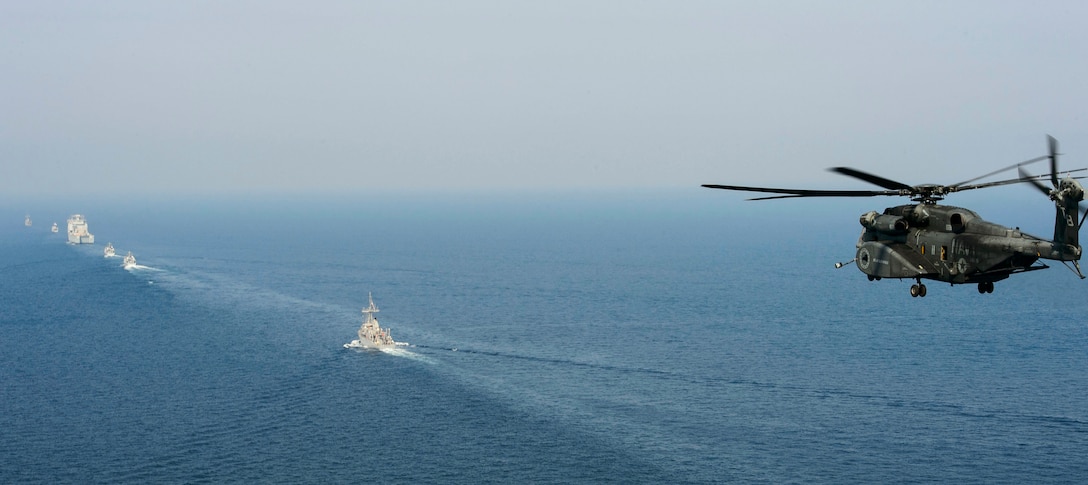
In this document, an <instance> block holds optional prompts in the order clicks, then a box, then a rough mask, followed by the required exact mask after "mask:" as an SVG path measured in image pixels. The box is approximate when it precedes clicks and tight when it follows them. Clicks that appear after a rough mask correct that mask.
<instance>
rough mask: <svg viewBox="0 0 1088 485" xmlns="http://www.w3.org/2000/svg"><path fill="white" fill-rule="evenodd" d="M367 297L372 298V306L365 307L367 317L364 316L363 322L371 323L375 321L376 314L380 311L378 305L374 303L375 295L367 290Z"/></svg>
mask: <svg viewBox="0 0 1088 485" xmlns="http://www.w3.org/2000/svg"><path fill="white" fill-rule="evenodd" d="M366 296H367V299H369V300H370V306H368V307H366V308H364V309H363V314H364V315H366V317H364V318H363V323H370V322H373V321H374V314H375V313H378V306H377V305H375V304H374V296H373V295H371V294H370V292H367V294H366Z"/></svg>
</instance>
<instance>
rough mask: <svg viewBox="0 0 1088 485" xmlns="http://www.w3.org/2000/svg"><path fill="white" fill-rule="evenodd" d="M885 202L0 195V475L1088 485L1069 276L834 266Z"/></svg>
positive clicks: (1086, 350) (1077, 323)
mask: <svg viewBox="0 0 1088 485" xmlns="http://www.w3.org/2000/svg"><path fill="white" fill-rule="evenodd" d="M894 203H895V202H893V204H894ZM886 205H889V204H888V203H887V201H885V200H881V201H873V200H864V201H857V200H853V201H834V202H832V201H815V202H808V201H804V203H801V202H797V201H772V202H766V203H756V202H744V201H742V200H740V198H738V197H732V196H727V195H725V194H724V193H722V192H716V191H709V190H703V189H699V188H693V189H691V190H689V191H683V190H674V191H661V192H655V191H651V190H644V191H626V192H625V191H619V190H613V191H610V192H606V193H601V194H593V193H579V192H555V193H544V192H541V193H532V194H516V193H495V194H484V195H479V194H477V195H467V194H454V193H451V194H423V193H388V194H377V195H375V194H366V195H345V194H340V195H335V194H334V195H312V196H305V195H297V194H296V195H289V196H279V197H273V196H249V197H195V196H194V197H188V198H185V197H167V196H163V197H149V196H145V197H142V198H141V197H136V196H133V197H129V198H125V197H111V198H94V197H87V198H73V199H71V200H44V199H42V200H18V199H14V198H10V197H9V198H7V199H4V200H2V201H0V435H2V439H0V482H2V483H141V484H142V483H230V482H245V483H369V482H384V483H443V484H446V483H466V484H469V483H471V484H478V483H625V484H626V483H729V482H742V483H918V482H945V483H1040V482H1056V483H1063V482H1064V483H1083V482H1085V481H1088V400H1086V398H1088V281H1082V280H1080V279H1079V278H1077V277H1076V275H1074V274H1073V273H1072V272H1071V271H1068V270H1067V269H1065V268H1064V267H1062V266H1061V265H1060V264H1053V265H1052V268H1050V269H1048V270H1045V271H1037V272H1032V273H1027V274H1023V275H1018V276H1015V277H1013V278H1011V279H1009V280H1006V281H1002V282H998V283H997V285H996V289H995V291H994V293H993V294H988V295H980V294H978V292H977V290H976V289H975V287H974V286H949V285H946V284H941V283H937V282H929V283H928V286H929V291H928V296H926V297H925V298H911V297H910V295H909V292H908V289H909V286H910V284H911V282H910V281H898V280H891V281H889V280H884V281H880V282H869V281H867V279H866V278H865V276H864V275H863V274H862V273H860V272H858V271H857V268H856V267H854V266H847V267H845V268H842V269H835V268H834V263H835V262H839V261H848V260H849V259H851V258H852V257H853V255H854V244H855V242H856V240H857V236H858V234H859V233H860V230H861V227H860V226H859V225H858V223H857V218H858V216H859V215H860V214H862V213H863V212H865V211H868V210H871V209H876V210H881V209H883V208H884V207H885V206H886ZM995 207H996V208H997V209H996V212H997V214H993V216H991V215H990V214H988V213H982V212H981V211H980V213H981V214H982V215H983V216H984V217H987V219H989V220H993V221H994V222H999V223H1005V224H1010V225H1012V224H1011V223H1012V222H1015V221H1010V220H1009V219H1014V220H1016V219H1017V218H1023V217H1025V216H1024V214H1020V213H1017V214H1013V215H1012V216H1010V215H1009V214H1002V213H1001V211H1000V205H995ZM1038 209H1039V210H1038V211H1035V212H1026V214H1034V216H1031V217H1033V220H1032V221H1031V223H1032V225H1034V226H1035V227H1041V228H1043V229H1042V230H1041V231H1039V232H1041V233H1042V234H1044V235H1046V234H1048V233H1047V232H1046V230H1047V229H1046V228H1047V227H1048V224H1050V221H1052V220H1053V215H1052V209H1050V208H1049V207H1048V205H1047V202H1046V201H1045V200H1044V201H1042V203H1041V204H1040V205H1039V206H1038ZM990 212H991V213H992V212H995V208H993V207H992V208H990ZM74 213H81V214H83V215H84V216H85V217H86V219H87V222H88V224H89V229H90V232H92V233H93V234H94V235H95V238H96V243H95V244H94V245H80V246H73V245H68V244H66V243H65V240H64V232H65V230H64V228H65V219H66V218H67V217H68V216H69V215H70V214H74ZM26 214H30V215H31V217H33V218H34V221H35V223H34V226H33V227H31V228H26V227H23V216H24V215H26ZM995 216H1000V217H995ZM54 221H55V222H57V223H58V224H59V225H60V226H61V232H60V233H59V234H52V233H50V232H49V226H50V225H51V224H52V222H54ZM107 242H112V243H113V245H114V246H115V247H116V248H117V254H118V256H122V255H124V254H125V253H126V252H128V251H132V253H133V254H134V255H135V256H136V258H137V261H138V263H139V265H140V266H138V267H137V268H134V269H129V270H126V269H123V268H122V267H121V259H120V257H116V258H105V257H103V253H102V249H103V247H104V246H105V244H106V243H107ZM368 293H372V294H373V297H374V301H375V302H376V303H377V305H378V306H379V308H381V312H380V313H378V314H377V317H378V319H379V320H380V322H381V324H382V326H383V327H389V328H391V330H392V336H393V338H395V339H397V340H399V341H406V342H409V343H410V344H411V345H410V346H408V347H402V348H398V349H397V350H394V351H389V352H381V351H360V350H354V349H345V348H344V347H343V344H345V343H347V342H349V341H351V340H352V339H354V338H356V336H355V332H356V330H357V329H358V327H359V324H360V323H361V317H362V315H361V313H360V310H361V309H362V308H363V307H364V306H366V304H367V294H368Z"/></svg>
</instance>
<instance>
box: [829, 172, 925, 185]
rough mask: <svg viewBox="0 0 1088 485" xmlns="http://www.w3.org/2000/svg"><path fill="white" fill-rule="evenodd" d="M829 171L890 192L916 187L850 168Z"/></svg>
mask: <svg viewBox="0 0 1088 485" xmlns="http://www.w3.org/2000/svg"><path fill="white" fill-rule="evenodd" d="M829 170H831V171H832V172H837V173H841V174H843V175H846V176H847V177H854V178H856V179H860V180H864V181H866V182H869V183H871V184H873V185H878V186H880V187H884V188H885V189H889V190H913V189H914V187H911V186H910V185H907V184H905V183H902V182H896V181H894V180H889V179H886V178H884V177H880V176H877V175H873V174H871V173H866V172H862V171H861V170H857V169H853V168H849V167H834V168H831V169H829Z"/></svg>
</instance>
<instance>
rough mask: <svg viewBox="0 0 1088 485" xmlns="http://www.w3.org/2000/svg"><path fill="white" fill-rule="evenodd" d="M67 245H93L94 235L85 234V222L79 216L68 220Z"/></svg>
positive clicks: (73, 216)
mask: <svg viewBox="0 0 1088 485" xmlns="http://www.w3.org/2000/svg"><path fill="white" fill-rule="evenodd" d="M68 243H69V244H94V234H91V233H89V232H87V220H86V219H84V218H83V216H81V215H79V214H73V215H72V217H69V218H68Z"/></svg>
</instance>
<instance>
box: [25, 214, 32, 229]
mask: <svg viewBox="0 0 1088 485" xmlns="http://www.w3.org/2000/svg"><path fill="white" fill-rule="evenodd" d="M23 225H24V226H26V227H30V226H33V225H34V223H33V222H32V221H31V220H30V215H29V214H28V215H27V216H26V220H25V221H23Z"/></svg>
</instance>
